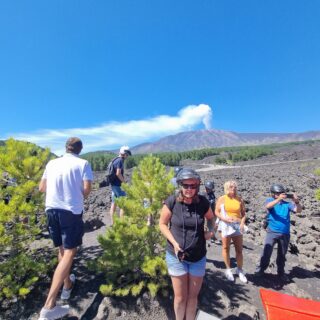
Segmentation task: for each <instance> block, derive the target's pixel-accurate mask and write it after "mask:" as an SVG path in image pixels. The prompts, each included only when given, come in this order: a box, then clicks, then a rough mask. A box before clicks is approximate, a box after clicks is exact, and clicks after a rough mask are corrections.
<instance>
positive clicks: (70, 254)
mask: <svg viewBox="0 0 320 320" xmlns="http://www.w3.org/2000/svg"><path fill="white" fill-rule="evenodd" d="M76 253H77V248H73V249H64V253H63V257H62V259H64V260H73V258H74V257H75V255H76Z"/></svg>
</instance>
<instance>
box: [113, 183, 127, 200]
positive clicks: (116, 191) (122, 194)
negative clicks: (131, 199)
mask: <svg viewBox="0 0 320 320" xmlns="http://www.w3.org/2000/svg"><path fill="white" fill-rule="evenodd" d="M111 190H112V193H111V199H112V202H113V203H114V201H115V199H116V198H120V197H125V196H126V193H125V192H124V191H123V190H122V189H121V187H120V186H113V185H112V186H111Z"/></svg>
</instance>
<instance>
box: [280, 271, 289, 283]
mask: <svg viewBox="0 0 320 320" xmlns="http://www.w3.org/2000/svg"><path fill="white" fill-rule="evenodd" d="M278 279H279V280H280V281H282V282H285V283H287V282H290V279H289V277H288V276H287V275H286V274H285V273H282V274H278Z"/></svg>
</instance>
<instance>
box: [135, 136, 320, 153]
mask: <svg viewBox="0 0 320 320" xmlns="http://www.w3.org/2000/svg"><path fill="white" fill-rule="evenodd" d="M317 139H320V131H308V132H302V133H237V132H232V131H223V130H198V131H187V132H181V133H178V134H176V135H171V136H167V137H164V138H162V139H160V140H158V141H155V142H152V143H143V144H139V145H137V146H135V147H133V148H132V150H133V152H134V153H152V152H168V151H187V150H194V149H202V148H214V147H231V146H244V145H260V144H271V143H282V142H292V141H305V140H317Z"/></svg>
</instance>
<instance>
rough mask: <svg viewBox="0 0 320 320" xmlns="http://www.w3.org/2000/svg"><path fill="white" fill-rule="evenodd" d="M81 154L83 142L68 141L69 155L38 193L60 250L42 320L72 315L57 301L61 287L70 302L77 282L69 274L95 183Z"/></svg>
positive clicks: (54, 163) (55, 163) (52, 168)
mask: <svg viewBox="0 0 320 320" xmlns="http://www.w3.org/2000/svg"><path fill="white" fill-rule="evenodd" d="M81 150H82V142H81V140H80V139H79V138H75V137H73V138H69V139H68V140H67V142H66V154H65V155H64V156H62V157H60V158H57V159H54V160H51V161H49V163H48V164H47V166H46V169H45V172H44V174H43V176H42V179H41V181H40V184H39V190H40V191H41V192H46V215H47V223H48V230H49V234H50V236H51V238H52V240H53V243H54V246H55V247H59V255H58V258H59V263H58V266H57V268H56V270H55V272H54V275H53V279H52V283H51V288H50V291H49V294H48V297H47V300H46V302H45V304H44V307H43V308H42V309H41V312H40V318H39V320H40V319H41V320H42V319H46V320H49V319H59V318H62V317H64V316H65V315H67V314H68V312H69V305H62V306H58V305H56V300H57V296H58V292H59V290H60V288H61V286H62V285H63V288H62V293H61V299H63V300H67V299H69V297H70V294H71V290H72V288H73V285H74V282H75V276H74V275H73V274H70V270H71V266H72V262H73V259H74V257H75V254H76V252H77V247H78V246H79V245H81V244H82V237H83V233H84V229H83V220H82V214H83V200H84V198H85V197H87V196H88V195H89V193H90V191H91V183H92V180H93V174H92V170H91V166H90V164H89V163H88V161H86V160H84V159H81V158H79V154H80V152H81Z"/></svg>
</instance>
